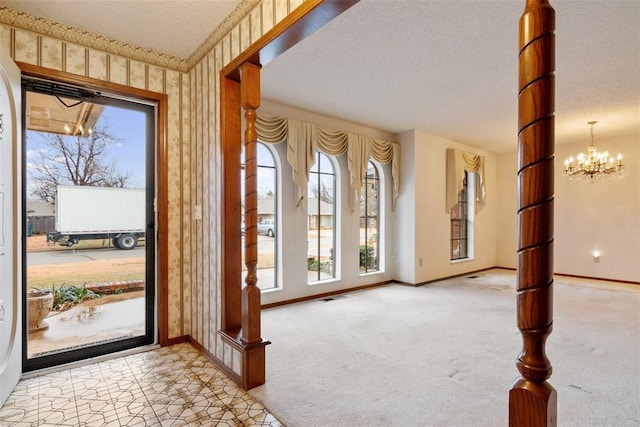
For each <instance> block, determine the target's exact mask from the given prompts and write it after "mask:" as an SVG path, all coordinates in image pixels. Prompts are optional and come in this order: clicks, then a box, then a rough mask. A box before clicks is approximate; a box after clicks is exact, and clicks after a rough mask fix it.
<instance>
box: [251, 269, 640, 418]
mask: <svg viewBox="0 0 640 427" xmlns="http://www.w3.org/2000/svg"><path fill="white" fill-rule="evenodd" d="M475 275H477V276H478V277H477V278H474V279H471V278H467V277H461V278H456V279H450V280H445V281H441V282H437V283H433V284H430V285H427V286H422V287H418V288H413V287H408V286H402V285H387V286H383V287H379V288H375V289H371V290H365V291H358V292H351V293H349V294H346V295H345V296H344V297H335V299H334V300H332V301H328V302H324V301H321V300H314V301H308V302H304V303H298V304H292V305H288V306H284V307H279V308H274V309H269V310H264V311H263V314H262V326H263V334H264V338H265V339H269V340H271V341H272V342H273V344H272V345H270V346H269V347H267V382H266V384H265V385H263V386H261V387H257V388H255V389H253V390H251V391H250V394H251V395H253V396H254V397H255V398H256V399H257V400H259V401H260V402H262V403H263V404H264V405H265V406H266V408H267V409H268V410H269V411H270V412H271V413H273V414H274V415H275V416H276V417H277V418H278V419H279V420H280V421H281V422H283V423H284V424H285V425H286V426H288V427H315V426H332V427H333V426H350V427H351V426H499V425H507V424H508V393H509V389H510V387H511V384H512V382H513V380H514V379H515V378H516V377H517V376H518V372H517V369H516V367H515V360H516V358H517V355H518V354H519V352H520V349H521V337H520V333H519V331H518V329H517V326H516V308H515V273H514V272H511V271H507V270H499V269H496V270H490V271H487V272H483V273H477V274H475ZM554 305H555V307H554V312H555V313H554V331H553V333H552V334H551V336H550V338H549V340H548V343H547V354H548V356H549V358H550V360H551V363H552V364H553V369H554V373H553V376H552V377H551V379H550V383H551V384H552V385H553V386H554V387H555V389H556V390H557V392H558V425H562V426H638V425H640V314H639V313H640V287H638V286H634V285H625V284H619V283H612V282H603V281H589V280H578V279H571V278H566V277H556V279H555V296H554Z"/></svg>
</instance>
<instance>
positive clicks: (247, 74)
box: [240, 62, 262, 344]
mask: <svg viewBox="0 0 640 427" xmlns="http://www.w3.org/2000/svg"><path fill="white" fill-rule="evenodd" d="M240 103H241V104H242V108H244V110H245V121H246V124H245V126H246V128H245V131H244V222H245V235H244V239H245V241H244V242H245V243H244V262H245V265H246V266H247V276H246V278H245V284H246V286H245V287H244V288H243V289H242V337H241V339H242V341H243V343H245V344H252V343H256V342H260V341H261V340H262V338H261V337H260V289H259V288H258V286H256V284H257V283H258V277H257V272H256V268H257V265H258V228H257V224H258V183H257V174H258V164H257V158H256V156H257V154H256V151H257V143H258V134H257V132H256V109H257V108H258V107H259V106H260V66H259V65H255V64H252V63H250V62H247V63H245V64H243V65H242V66H241V67H240Z"/></svg>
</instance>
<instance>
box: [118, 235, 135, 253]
mask: <svg viewBox="0 0 640 427" xmlns="http://www.w3.org/2000/svg"><path fill="white" fill-rule="evenodd" d="M137 244H138V238H137V237H136V236H134V235H133V234H123V235H122V236H120V237H118V245H117V247H118V248H119V249H125V250H127V249H133V248H135V247H136V245H137Z"/></svg>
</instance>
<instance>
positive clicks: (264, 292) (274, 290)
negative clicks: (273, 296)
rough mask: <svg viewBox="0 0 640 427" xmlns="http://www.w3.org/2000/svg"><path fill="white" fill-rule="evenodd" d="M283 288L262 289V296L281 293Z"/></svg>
mask: <svg viewBox="0 0 640 427" xmlns="http://www.w3.org/2000/svg"><path fill="white" fill-rule="evenodd" d="M281 290H282V288H269V289H260V293H261V294H270V293H272V292H280V291H281Z"/></svg>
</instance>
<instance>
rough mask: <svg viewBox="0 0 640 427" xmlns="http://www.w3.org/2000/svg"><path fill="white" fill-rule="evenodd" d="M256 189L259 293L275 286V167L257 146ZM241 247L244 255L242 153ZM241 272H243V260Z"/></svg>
mask: <svg viewBox="0 0 640 427" xmlns="http://www.w3.org/2000/svg"><path fill="white" fill-rule="evenodd" d="M257 161H258V167H257V189H258V268H257V276H258V287H259V288H260V289H262V290H265V289H274V288H277V287H278V245H277V239H278V234H279V233H278V231H279V230H278V227H277V224H278V168H277V163H276V160H275V158H274V156H273V153H272V151H271V150H270V149H269V148H267V146H266V145H265V144H263V143H261V142H258V144H257ZM241 179H242V181H241V186H242V196H243V197H242V199H243V209H242V247H243V256H244V231H245V230H244V228H245V227H244V152H243V157H242V177H241ZM242 270H243V271H246V266H245V265H244V259H243V264H242Z"/></svg>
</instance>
